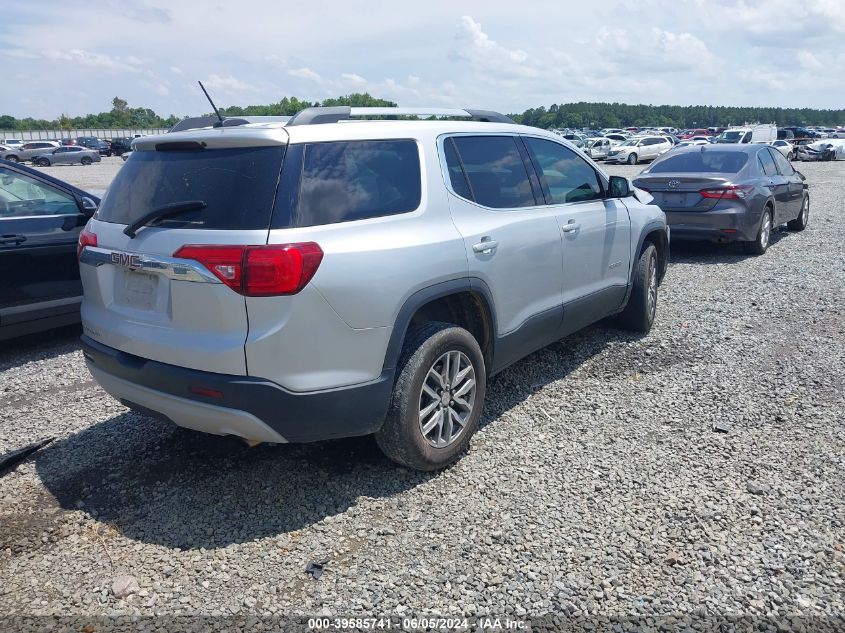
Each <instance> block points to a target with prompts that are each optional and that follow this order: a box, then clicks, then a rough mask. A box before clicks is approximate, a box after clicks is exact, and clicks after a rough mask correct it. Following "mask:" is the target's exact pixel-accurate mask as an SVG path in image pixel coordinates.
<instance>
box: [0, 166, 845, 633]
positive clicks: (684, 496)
mask: <svg viewBox="0 0 845 633" xmlns="http://www.w3.org/2000/svg"><path fill="white" fill-rule="evenodd" d="M116 160H117V159H114V160H113V161H111V162H115V161H116ZM799 168H800V169H802V170H803V171H804V172H805V173H806V174H807V176H808V178H809V181H810V183H811V187H812V189H811V193H812V207H811V215H810V225H809V228H808V229H807V230H806V231H805V232H804V233H801V234H791V233H786V232H781V233H778V234H776V235H775V236H774V238H773V244H772V246H771V248H770V250H769V252H768V253H767V254H766V255H764V256H762V257H759V258H755V257H749V256H745V255H743V254H742V252H741V249H739V248H738V247H733V246H729V247H723V246H712V245H694V246H683V245H680V244H675V245H674V250H673V254H672V262H673V263H672V265H671V268H670V270H669V272H668V275H667V278H666V282H665V284H664V286H663V287H662V288H661V295H660V303H659V311H658V318H657V323H656V326H655V328H654V329H653V331H652V332H651V333H650V334H649V335H648V336H645V337H640V336H635V335H631V334H627V333H623V332H620V331H618V330H616V329H613V328H611V327H609V326H604V325H601V326H596V327H593V328H591V329H589V330H588V331H585V332H583V333H581V334H578V335H575V336H573V337H571V338H569V339H567V340H564V341H563V342H561V343H558V344H555V345H553V346H551V347H549V348H547V349H544V350H542V351H540V352H538V353H536V354H534V355H532V356H531V357H529V358H528V359H526V360H524V361H522V362H520V363H518V364H517V365H515V366H514V367H512V368H511V369H509V370H508V371H506V372H504V373H503V374H501V375H499V376H498V377H496V378H495V379H494V380H493V381H492V383H491V385H490V387H489V389H488V398H489V401H488V404H487V408H486V413H485V415H484V418H483V427H482V428H481V430H480V431H479V433H478V434H477V436H476V437H475V439H474V441H473V443H472V448H471V451H470V452H469V454H467V455H466V456H465V457H464V458H463V459H462V460H461V461H460V462H459V463H458V464H457V465H455V466H454V467H452V468H451V469H449V470H447V471H446V472H442V473H439V474H433V475H424V474H418V473H412V472H409V471H407V470H403V469H401V468H398V467H396V466H394V465H393V464H391V463H389V462H388V461H387V460H386V459H384V458H383V457H381V456H380V454H379V452H378V450H377V448H376V447H375V445H374V442H372V441H371V440H369V439H367V438H363V439H356V440H345V441H336V442H326V443H319V444H313V445H306V446H259V447H257V448H253V449H249V448H246V447H245V446H243V445H241V444H240V443H239V442H237V441H235V440H231V441H230V440H227V439H223V438H215V437H210V436H204V435H200V434H195V433H192V432H189V431H183V430H178V429H175V428H174V427H171V426H169V425H167V424H164V423H161V422H157V421H153V420H150V419H146V418H144V417H141V416H139V415H137V414H135V413H130V412H128V411H127V410H126V409H125V408H124V407H122V406H121V405H119V404H118V403H117V402H115V401H114V400H112V399H111V398H109V397H108V396H106V395H105V394H104V393H103V392H102V391H101V390H100V389H99V388H98V387H97V386H96V385H95V384H94V383H93V382H92V381H91V379H90V376H89V375H88V373H87V371H86V370H85V367H84V364H83V361H82V355H81V353H80V352H79V350H78V347H77V345H76V342H75V336H76V333H74V332H70V333H68V332H64V333H59V334H54V335H51V337H45V338H46V339H47V340H45V341H40V338H41V337H39V340H28V341H26V342H22V343H21V342H19V343H16V344H13V345H11V349H9V346H8V345H7V346H6V349H5V351H2V352H0V419H2V425H0V452H2V451H5V450H9V449H11V448H14V447H17V446H20V445H21V444H24V443H27V442H30V441H34V440H36V439H39V438H42V437H45V436H48V435H57V436H58V437H59V439H57V440H56V442H54V443H53V444H52V445H51V446H49V447H48V448H46V449H45V450H44V451H43V452H42V453H41V454H40V456H39V457H38V458H37V459H34V460H31V461H29V462H28V463H26V464H24V465H22V466H21V467H19V468H18V469H17V470H16V471H14V472H12V473H10V474H8V475H6V476H5V477H3V479H2V480H0V613H17V614H27V615H45V614H79V615H83V614H84V615H112V614H124V615H130V614H144V615H171V614H207V615H232V614H240V615H243V614H255V615H262V614H265V615H266V614H317V613H325V614H383V615H387V614H393V615H406V614H410V613H428V614H443V615H459V614H467V615H481V614H497V615H506V614H510V615H514V616H519V617H523V616H538V615H541V614H557V615H560V616H565V617H567V618H574V619H578V618H582V619H583V618H594V617H598V616H611V615H618V616H623V615H630V616H654V615H661V614H662V615H665V614H672V613H686V614H707V615H711V616H714V615H726V614H734V615H743V616H755V617H769V618H772V619H774V620H784V618H786V617H787V616H790V617H792V616H798V619H796V620H793V623H795V624H796V626H798V627H800V626H801V625H802V624H801V623H802V620H801V619H800V618H801V617H802V616H803V617H809V616H814V617H820V618H823V619H822V620H819V622H827V623H828V624H830V625H831V626H833V627H834V628H835V627H836V626H840V627H845V620H842V618H843V614H845V604H843V602H845V600H843V596H845V556H843V544H844V543H845V526H843V522H845V499H844V498H843V490H845V439H843V428H844V427H845V424H844V423H843V411H845V379H844V378H843V368H845V336H843V335H845V317H844V316H843V311H842V300H843V297H845V254H844V253H845V251H843V246H842V245H843V243H845V230H843V224H845V223H843V215H842V209H843V208H845V179H843V175H845V163H842V162H839V163H818V164H806V165H801V166H800V167H799ZM98 169H100V170H103V173H105V170H106V169H112V168H111V167H109V165H108V164H102V165H99V166H96V165H95V166H92V167H88V168H55V169H54V170H53V172H51V173H55V174H56V175H58V176H59V177H63V178H68V179H71V180H73V179H75V178H80V177H79V176H77V175H74V177H73V178H71V171H73V172H74V174H78V173H79V172H85V173H84V174H83V177H81V178H82V179H81V180H79V179H77V180H76V182H77V184H81V185H83V186H85V185H88V186H91V185H90V184H88V183H87V182H86V181H85V178H87V177H88V173H89V172H90V173H92V174H93V173H94V170H98ZM639 169H640V168H638V167H627V166H620V167H611V168H609V170H610V171H611V173H618V174H624V175H634V174H636V173H637V172H638V171H639ZM112 171H113V170H112ZM98 177H99V176H98ZM714 425H716V426H718V427H720V428H723V430H724V429H727V430H728V432H727V433H725V432H716V431H714ZM322 561H328V564H327V565H326V571H325V573H324V574H323V576H322V577H321V578H320V579H319V580H317V581H315V580H312V579H311V578H310V577H309V576H308V575H306V574H305V573H304V569H305V566H306V565H307V564H308V563H309V562H322ZM121 576H131V577H133V579H135V580H137V583H138V587H137V591H135V589H136V588H135V587H134V586H131V585H132V581H130V580H127V579H120V580H119V583H123V584H121V585H120V587H118V589H121V591H119V592H118V593H119V594H120V595H122V594H123V593H125V591H122V589H124V588H125V586H126V585H129V586H130V588H131V589H132V591H131V592H129V595H127V596H126V597H124V598H120V599H119V598H117V597H116V596H115V591H114V584H115V581H116V579H119V578H120V577H121ZM824 618H826V619H824ZM837 618H838V619H837ZM803 622H805V626H809V625H806V621H803ZM809 628H821V627H820V626H815V627H809Z"/></svg>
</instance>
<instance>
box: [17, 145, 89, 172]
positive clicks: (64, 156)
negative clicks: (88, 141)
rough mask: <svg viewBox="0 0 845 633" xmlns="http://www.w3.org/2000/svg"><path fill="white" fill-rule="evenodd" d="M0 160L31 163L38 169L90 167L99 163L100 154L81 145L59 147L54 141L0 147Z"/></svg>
mask: <svg viewBox="0 0 845 633" xmlns="http://www.w3.org/2000/svg"><path fill="white" fill-rule="evenodd" d="M0 158H2V159H4V160H7V161H9V162H11V163H23V162H26V161H29V162H31V163H32V164H33V165H38V166H39V167H49V166H50V165H91V164H93V163H99V162H100V160H101V158H100V153H99V152H98V151H97V150H96V149H88V148H86V147H83V146H81V145H68V146H64V145H59V144H58V143H56V142H55V141H36V142H32V143H23V144H22V145H20V146H18V147H14V146H12V147H8V146H5V145H0Z"/></svg>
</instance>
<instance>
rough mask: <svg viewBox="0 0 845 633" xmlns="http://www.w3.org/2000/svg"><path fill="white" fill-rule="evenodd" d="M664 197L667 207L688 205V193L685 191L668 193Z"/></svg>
mask: <svg viewBox="0 0 845 633" xmlns="http://www.w3.org/2000/svg"><path fill="white" fill-rule="evenodd" d="M664 199H665V201H666V206H667V207H685V206H687V194H685V193H667V194H666V196H665V198H664Z"/></svg>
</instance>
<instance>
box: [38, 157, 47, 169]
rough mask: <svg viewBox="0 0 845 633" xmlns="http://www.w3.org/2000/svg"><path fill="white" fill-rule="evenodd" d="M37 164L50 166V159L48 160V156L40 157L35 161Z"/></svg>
mask: <svg viewBox="0 0 845 633" xmlns="http://www.w3.org/2000/svg"><path fill="white" fill-rule="evenodd" d="M35 164H36V165H38V166H39V167H49V166H50V161H49V160H47V159H46V158H39V159H38V160H37V161H35Z"/></svg>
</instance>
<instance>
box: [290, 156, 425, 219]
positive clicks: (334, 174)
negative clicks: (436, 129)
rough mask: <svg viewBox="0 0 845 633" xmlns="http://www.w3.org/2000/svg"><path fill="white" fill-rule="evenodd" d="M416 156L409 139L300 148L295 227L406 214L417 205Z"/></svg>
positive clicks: (418, 202)
mask: <svg viewBox="0 0 845 633" xmlns="http://www.w3.org/2000/svg"><path fill="white" fill-rule="evenodd" d="M421 187H422V184H421V178H420V157H419V151H418V150H417V144H416V143H415V142H414V141H410V140H399V141H349V142H333V143H314V144H310V145H306V146H305V153H304V157H303V164H302V178H301V181H300V192H299V205H298V207H297V210H296V212H295V216H296V219H295V224H296V225H297V226H314V225H317V224H333V223H335V222H349V221H351V220H363V219H365V218H377V217H381V216H385V215H393V214H396V213H407V212H408V211H413V210H414V209H416V208H417V207H419V206H420V196H421Z"/></svg>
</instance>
